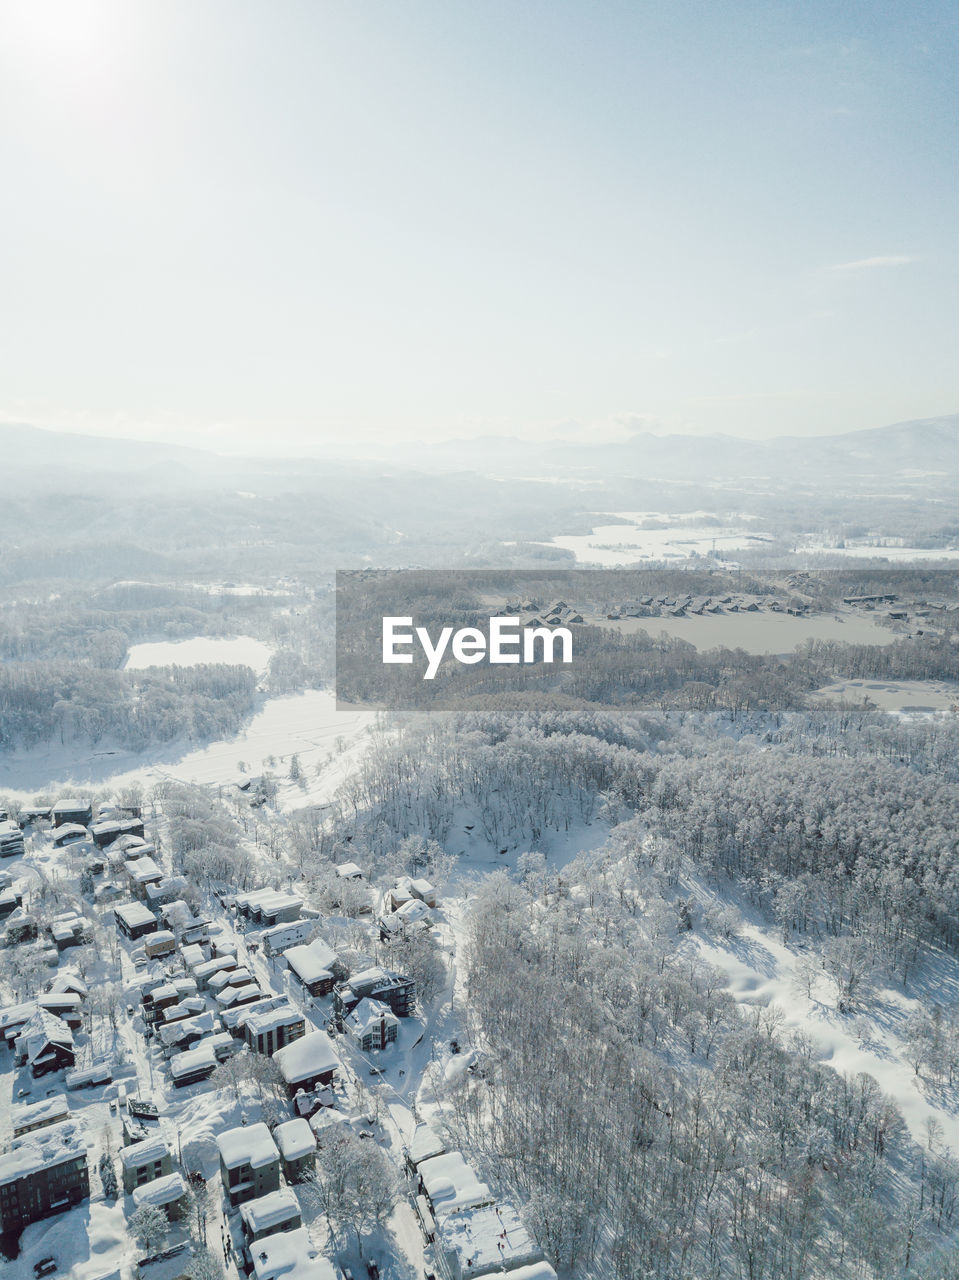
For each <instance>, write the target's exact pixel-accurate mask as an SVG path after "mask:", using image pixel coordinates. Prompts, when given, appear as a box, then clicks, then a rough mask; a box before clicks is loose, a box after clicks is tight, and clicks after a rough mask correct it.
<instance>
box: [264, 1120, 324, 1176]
mask: <svg viewBox="0 0 959 1280" xmlns="http://www.w3.org/2000/svg"><path fill="white" fill-rule="evenodd" d="M273 1140H274V1142H275V1143H276V1145H277V1148H278V1149H279V1152H280V1160H281V1161H282V1162H283V1176H284V1177H285V1178H286V1180H287V1182H299V1181H300V1180H301V1179H302V1178H303V1177H304V1176H305V1175H306V1174H308V1173H310V1172H311V1171H312V1169H313V1163H314V1157H315V1155H316V1138H315V1137H314V1134H313V1130H312V1129H311V1128H310V1126H309V1124H308V1123H307V1121H306V1120H303V1119H302V1118H299V1117H298V1118H297V1119H296V1120H286V1121H284V1123H283V1124H278V1125H277V1126H276V1128H275V1129H274V1130H273Z"/></svg>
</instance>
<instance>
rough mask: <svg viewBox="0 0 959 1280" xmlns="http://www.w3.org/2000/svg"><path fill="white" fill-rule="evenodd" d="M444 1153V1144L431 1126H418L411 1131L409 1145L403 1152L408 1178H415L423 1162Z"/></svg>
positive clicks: (421, 1124)
mask: <svg viewBox="0 0 959 1280" xmlns="http://www.w3.org/2000/svg"><path fill="white" fill-rule="evenodd" d="M445 1151H446V1143H445V1142H444V1141H443V1139H442V1138H441V1137H440V1135H439V1134H438V1133H437V1132H436V1130H435V1129H434V1128H433V1127H432V1126H431V1125H428V1124H423V1123H420V1124H418V1125H417V1126H416V1128H415V1129H414V1130H413V1137H412V1138H411V1139H410V1145H409V1147H407V1149H406V1151H405V1152H404V1155H405V1157H406V1172H407V1174H408V1176H409V1177H410V1178H413V1177H415V1176H416V1170H417V1169H418V1168H419V1166H420V1165H421V1164H422V1163H423V1161H424V1160H431V1159H432V1158H433V1156H441V1155H443V1153H444V1152H445Z"/></svg>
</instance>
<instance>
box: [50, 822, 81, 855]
mask: <svg viewBox="0 0 959 1280" xmlns="http://www.w3.org/2000/svg"><path fill="white" fill-rule="evenodd" d="M86 838H87V829H86V827H81V826H80V824H79V823H77V822H65V823H63V824H62V825H61V826H58V827H57V830H56V834H55V835H54V837H53V846H54V848H55V849H63V848H64V847H65V846H66V845H68V844H79V842H80V841H81V840H86Z"/></svg>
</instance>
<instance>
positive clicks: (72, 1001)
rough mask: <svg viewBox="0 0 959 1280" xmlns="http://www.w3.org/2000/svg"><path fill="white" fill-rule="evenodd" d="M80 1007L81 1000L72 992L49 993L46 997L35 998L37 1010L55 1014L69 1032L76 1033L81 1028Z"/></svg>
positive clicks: (81, 1013) (81, 1015) (81, 1016)
mask: <svg viewBox="0 0 959 1280" xmlns="http://www.w3.org/2000/svg"><path fill="white" fill-rule="evenodd" d="M82 1006H83V998H82V997H81V996H78V995H76V994H75V993H74V992H73V991H50V992H48V993H47V994H46V995H42V996H37V1008H38V1009H46V1011H47V1013H55V1014H56V1015H57V1017H58V1018H61V1019H62V1020H63V1021H64V1022H65V1023H66V1024H67V1026H68V1027H69V1028H70V1030H71V1031H78V1030H79V1029H80V1027H81V1026H83V1011H82Z"/></svg>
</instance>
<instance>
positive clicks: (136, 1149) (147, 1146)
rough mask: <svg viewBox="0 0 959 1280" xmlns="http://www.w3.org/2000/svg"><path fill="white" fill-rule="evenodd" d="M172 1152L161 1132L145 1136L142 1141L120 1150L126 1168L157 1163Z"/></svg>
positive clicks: (121, 1161) (137, 1167)
mask: <svg viewBox="0 0 959 1280" xmlns="http://www.w3.org/2000/svg"><path fill="white" fill-rule="evenodd" d="M169 1154H170V1148H169V1146H168V1145H167V1141H166V1139H165V1138H163V1137H162V1136H161V1135H160V1134H153V1135H152V1136H151V1137H149V1138H144V1139H143V1141H142V1142H133V1143H131V1144H130V1146H128V1147H124V1148H123V1150H122V1151H121V1152H120V1163H121V1164H122V1165H123V1167H124V1169H139V1168H140V1166H141V1165H144V1164H155V1163H156V1161H157V1160H163V1159H165V1158H166V1157H167V1156H168V1155H169Z"/></svg>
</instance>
